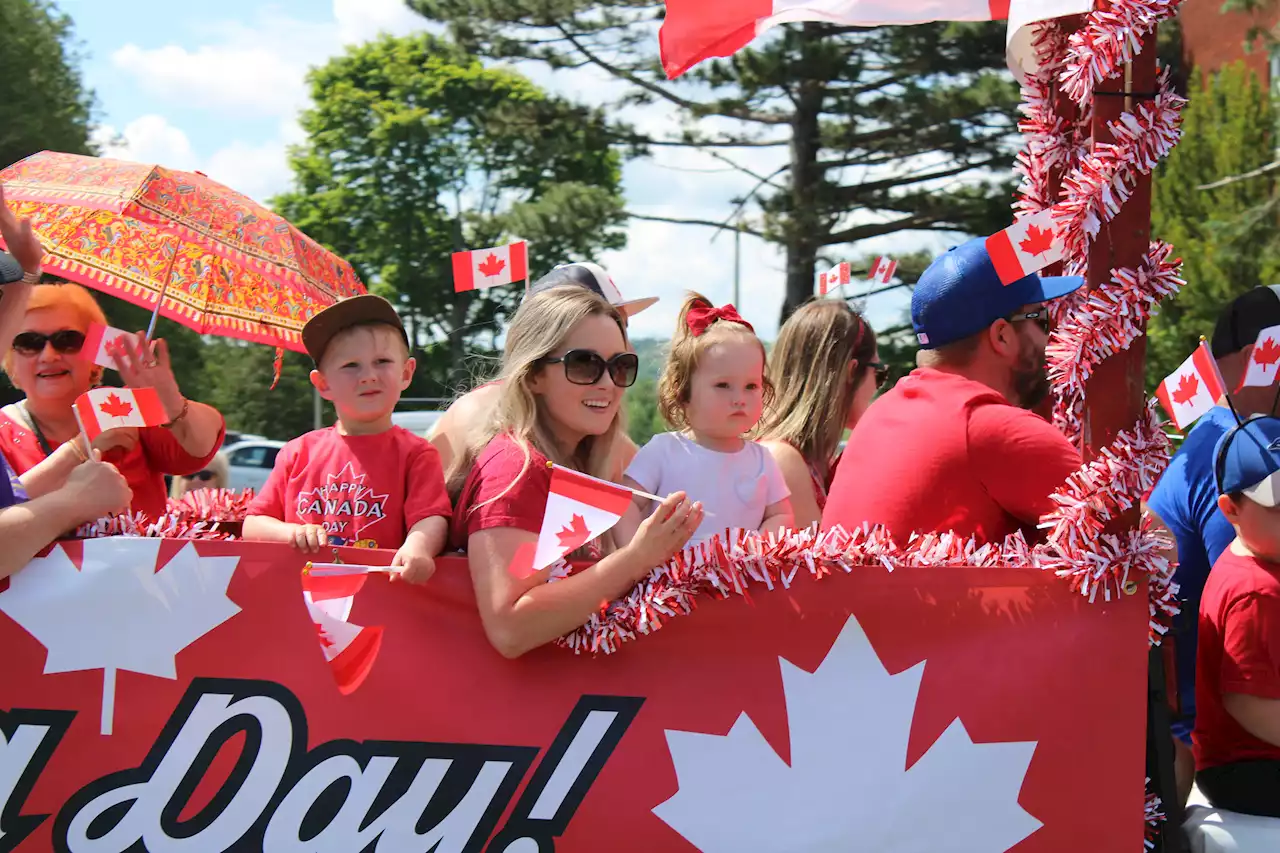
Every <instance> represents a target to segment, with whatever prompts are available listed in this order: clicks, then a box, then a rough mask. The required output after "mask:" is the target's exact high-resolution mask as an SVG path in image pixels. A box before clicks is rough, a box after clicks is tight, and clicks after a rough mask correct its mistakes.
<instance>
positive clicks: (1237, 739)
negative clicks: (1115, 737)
mask: <svg viewBox="0 0 1280 853" xmlns="http://www.w3.org/2000/svg"><path fill="white" fill-rule="evenodd" d="M1214 477H1215V480H1216V482H1217V488H1218V492H1219V497H1218V508H1219V509H1220V510H1221V511H1222V514H1223V515H1224V516H1226V518H1227V521H1229V522H1231V526H1232V527H1233V528H1234V530H1235V534H1236V535H1235V539H1234V540H1233V541H1232V542H1231V544H1230V545H1229V546H1228V547H1227V549H1226V550H1224V551H1223V552H1222V555H1221V556H1220V557H1219V558H1218V561H1217V562H1216V563H1214V565H1213V570H1212V571H1211V572H1210V573H1209V579H1208V581H1207V582H1206V583H1205V586H1204V596H1203V597H1202V598H1201V600H1200V614H1199V617H1200V618H1199V629H1200V630H1199V634H1200V638H1199V644H1198V648H1197V661H1196V718H1195V735H1194V738H1193V741H1194V744H1195V763H1196V782H1197V783H1198V785H1199V787H1200V791H1201V792H1202V793H1203V794H1204V795H1205V796H1206V797H1207V798H1208V799H1209V802H1210V803H1212V804H1213V805H1214V806H1216V807H1218V808H1220V809H1226V810H1227V811H1233V812H1241V813H1244V814H1255V815H1265V816H1267V817H1280V420H1277V419H1275V418H1268V417H1256V418H1251V419H1249V420H1247V421H1245V422H1244V423H1243V424H1240V425H1238V426H1236V427H1234V428H1233V429H1231V430H1230V431H1229V432H1228V433H1227V434H1226V435H1224V436H1223V437H1222V439H1221V440H1220V441H1219V442H1218V444H1217V447H1216V449H1215V454H1214Z"/></svg>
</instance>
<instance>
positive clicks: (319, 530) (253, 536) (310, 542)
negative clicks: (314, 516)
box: [240, 515, 329, 554]
mask: <svg viewBox="0 0 1280 853" xmlns="http://www.w3.org/2000/svg"><path fill="white" fill-rule="evenodd" d="M240 532H241V535H242V537H243V538H244V539H245V540H247V541H254V542H285V543H288V544H289V545H292V546H293V547H294V548H297V549H298V550H299V551H301V552H303V553H304V554H317V553H319V552H320V549H321V548H323V547H325V546H326V545H328V544H329V534H328V533H326V532H325V529H324V528H323V527H321V526H320V525H318V524H293V523H291V522H288V521H281V520H280V519H278V518H272V517H271V516H269V515H249V516H245V519H244V527H243V528H241V531H240Z"/></svg>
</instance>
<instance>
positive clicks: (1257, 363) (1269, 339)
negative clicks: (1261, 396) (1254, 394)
mask: <svg viewBox="0 0 1280 853" xmlns="http://www.w3.org/2000/svg"><path fill="white" fill-rule="evenodd" d="M1277 366H1280V326H1269V327H1267V328H1265V329H1263V330H1262V331H1261V332H1259V333H1258V339H1257V340H1256V341H1254V344H1253V352H1252V353H1250V355H1249V366H1248V368H1247V369H1246V370H1245V373H1244V376H1243V377H1242V378H1241V379H1240V386H1239V388H1237V389H1236V390H1237V391H1238V390H1240V388H1245V387H1247V386H1250V385H1252V386H1260V387H1266V386H1268V385H1273V384H1275V381H1276V372H1277V370H1276V368H1277Z"/></svg>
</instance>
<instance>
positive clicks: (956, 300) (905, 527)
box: [822, 238, 1084, 543]
mask: <svg viewBox="0 0 1280 853" xmlns="http://www.w3.org/2000/svg"><path fill="white" fill-rule="evenodd" d="M1083 283H1084V281H1083V279H1080V278H1041V277H1040V276H1038V275H1035V274H1032V275H1028V276H1026V277H1025V278H1022V279H1019V280H1018V281H1015V282H1013V283H1011V284H1009V285H1004V284H1002V283H1001V281H1000V276H999V275H998V274H997V273H996V269H995V266H994V265H993V264H992V262H991V257H990V256H989V255H988V254H987V248H986V241H985V240H984V239H981V238H979V239H974V240H970V241H969V242H967V243H965V244H964V245H961V246H958V247H956V248H954V249H952V250H950V251H949V252H947V253H946V254H944V255H942V256H941V257H939V258H937V259H935V260H934V262H933V263H932V264H931V265H930V266H929V268H928V269H927V270H925V272H924V275H922V276H921V277H920V281H919V283H918V284H917V285H916V288H915V292H914V293H913V294H912V297H911V324H912V327H913V328H914V329H915V333H916V339H917V340H918V341H919V342H920V347H921V350H920V353H919V355H918V357H917V364H918V367H917V368H916V370H914V371H912V372H911V374H910V375H909V376H907V377H905V378H904V379H902V380H901V381H900V382H898V384H897V385H896V386H894V388H893V389H892V390H890V391H888V392H887V393H885V394H884V395H883V396H882V397H881V398H880V399H878V400H876V402H875V403H873V404H872V405H871V408H870V409H868V410H867V413H866V414H865V415H863V417H862V420H860V421H859V422H858V428H857V429H855V430H854V431H853V434H852V435H851V437H850V439H849V444H848V446H847V447H846V448H845V451H844V455H843V456H842V457H841V460H840V464H839V467H838V469H837V471H836V477H835V481H834V483H832V487H831V493H830V495H829V496H828V498H827V506H826V509H825V511H824V513H823V516H822V524H823V527H834V526H836V525H842V526H844V527H845V528H848V529H852V528H853V527H856V526H858V525H860V524H863V523H864V522H869V523H871V524H883V525H885V526H886V527H887V528H888V529H889V531H890V533H892V534H893V537H894V539H895V540H896V541H899V542H902V543H905V542H906V541H907V539H908V537H909V536H910V535H911V534H912V533H914V532H927V531H947V530H950V531H953V532H955V533H957V534H959V535H961V536H966V537H967V536H973V537H976V538H977V539H979V540H980V541H983V542H1001V541H1002V540H1003V539H1004V537H1005V536H1007V535H1009V534H1012V533H1015V532H1017V531H1019V530H1021V531H1023V533H1024V534H1026V535H1027V537H1028V539H1032V538H1035V536H1036V535H1037V532H1038V531H1037V529H1036V523H1037V521H1038V520H1039V518H1040V516H1041V515H1043V514H1044V513H1046V512H1048V511H1049V510H1050V509H1052V508H1053V505H1052V504H1051V503H1050V501H1049V495H1050V494H1051V493H1052V492H1053V491H1054V490H1055V489H1057V488H1058V487H1059V486H1061V485H1062V484H1063V482H1064V481H1065V480H1066V478H1067V475H1068V474H1070V473H1071V472H1072V471H1074V470H1075V469H1076V468H1079V467H1080V465H1081V459H1080V454H1079V452H1078V451H1077V450H1076V448H1074V447H1073V446H1072V445H1071V444H1070V442H1068V441H1067V440H1066V438H1064V437H1063V435H1062V433H1060V432H1058V431H1057V430H1056V429H1055V428H1054V427H1053V425H1052V424H1050V423H1048V422H1047V421H1045V420H1044V419H1043V418H1041V417H1040V416H1039V415H1036V414H1034V413H1033V412H1031V411H1029V409H1030V408H1031V407H1033V406H1035V405H1036V404H1037V403H1039V402H1040V401H1041V400H1043V399H1044V397H1045V396H1046V394H1047V393H1048V391H1049V380H1048V377H1047V376H1046V373H1045V357H1044V349H1045V344H1046V343H1047V342H1048V338H1049V315H1048V312H1047V310H1046V307H1045V306H1046V303H1047V302H1049V301H1050V300H1053V299H1057V298H1059V297H1062V296H1065V295H1067V294H1069V293H1071V292H1072V291H1074V290H1076V289H1077V288H1078V287H1080V285H1081V284H1083Z"/></svg>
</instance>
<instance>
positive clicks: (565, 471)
mask: <svg viewBox="0 0 1280 853" xmlns="http://www.w3.org/2000/svg"><path fill="white" fill-rule="evenodd" d="M631 501H632V491H631V490H630V489H628V488H626V487H625V486H619V485H618V484H616V483H610V482H607V481H605V480H599V479H597V478H595V477H589V476H587V475H586V474H581V473H579V472H577V471H573V470H571V469H569V468H562V467H560V466H559V465H553V466H551V491H550V492H549V493H548V494H547V508H546V509H545V510H544V511H543V513H542V530H541V532H539V533H538V550H537V551H536V552H534V555H533V569H534V571H541V570H542V569H545V568H546V567H547V566H549V565H551V564H552V563H554V562H555V561H556V560H559V559H560V558H561V557H563V556H565V555H566V554H569V553H571V552H573V551H576V550H578V549H579V548H581V547H582V546H583V545H586V544H587V543H588V542H590V541H591V540H592V539H595V538H596V537H597V536H599V535H600V534H601V533H604V532H605V531H606V530H608V529H609V528H611V527H613V526H614V525H615V524H617V523H618V521H619V520H621V518H622V514H623V513H624V512H626V511H627V507H628V506H630V505H631Z"/></svg>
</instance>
